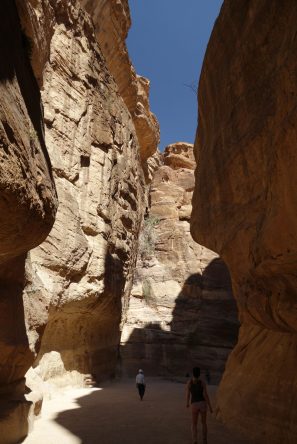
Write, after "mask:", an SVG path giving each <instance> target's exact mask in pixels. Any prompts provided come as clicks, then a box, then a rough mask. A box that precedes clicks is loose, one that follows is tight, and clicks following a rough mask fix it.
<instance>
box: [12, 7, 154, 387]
mask: <svg viewBox="0 0 297 444" xmlns="http://www.w3.org/2000/svg"><path fill="white" fill-rule="evenodd" d="M19 11H20V15H21V19H22V24H23V27H24V29H25V32H26V33H27V34H28V36H29V37H30V39H31V41H32V45H33V48H32V66H33V68H34V70H35V72H36V76H37V77H38V76H40V71H42V79H40V84H42V100H43V105H44V119H45V136H46V143H47V147H48V150H49V154H50V158H51V161H52V165H53V172H54V178H55V183H56V187H57V191H58V196H59V202H60V204H59V210H58V213H57V218H56V222H55V225H54V227H53V229H52V231H51V234H50V236H49V237H48V238H47V240H46V241H45V242H44V243H43V244H42V245H41V246H40V247H38V248H37V249H35V250H34V251H32V252H31V253H30V255H29V257H28V260H27V263H26V279H27V285H26V291H25V295H24V299H25V311H26V318H27V328H28V334H29V340H30V346H31V348H32V351H34V353H37V354H38V356H37V360H36V362H35V367H37V368H36V371H37V373H38V375H39V376H41V377H42V378H43V379H44V380H49V379H50V380H52V381H53V380H54V379H56V380H58V381H59V384H61V378H63V375H64V376H65V383H69V381H70V380H71V375H73V383H76V382H77V381H78V380H79V378H78V374H81V375H83V374H88V373H91V374H93V375H94V378H96V379H97V380H100V379H102V378H106V377H110V376H113V375H114V372H115V369H116V361H117V356H118V344H119V339H120V323H121V317H122V313H123V312H124V311H125V307H126V305H127V298H128V295H129V293H130V290H131V286H132V273H133V268H134V266H135V261H136V249H137V239H138V232H139V227H140V220H141V219H142V217H143V210H144V202H145V179H144V173H143V169H142V164H141V158H140V147H139V143H138V140H137V136H136V131H135V127H134V123H133V120H132V118H131V114H130V113H129V110H128V108H127V106H126V104H125V101H124V100H123V99H122V97H121V95H120V92H119V88H118V85H117V83H116V82H115V80H114V77H113V76H112V75H111V74H110V71H109V70H108V67H107V64H106V60H105V59H104V57H103V55H102V52H101V50H100V47H99V45H98V42H97V40H96V35H95V32H94V28H93V23H92V20H91V18H90V16H89V14H88V13H87V12H86V11H85V10H84V9H83V8H82V6H81V3H80V2H79V1H72V2H68V1H66V0H65V1H64V0H60V1H57V2H56V1H55V2H54V1H51V0H48V1H42V2H41V1H37V2H36V1H33V0H32V1H28V2H25V3H21V2H20V4H19ZM103 20H104V22H105V23H106V21H107V20H111V17H103ZM39 27H40V28H39ZM40 35H42V41H41V39H40ZM46 39H49V40H48V41H47V40H46ZM115 44H117V45H120V42H118V41H117V42H115ZM39 51H41V52H42V54H41V56H40V58H39V62H38V61H35V57H38V54H39ZM43 51H48V58H47V60H46V61H45V63H44V66H41V63H42V60H43V58H44V54H43ZM118 63H119V65H121V60H120V59H119V60H118ZM155 148H156V147H155ZM53 352H54V353H53Z"/></svg>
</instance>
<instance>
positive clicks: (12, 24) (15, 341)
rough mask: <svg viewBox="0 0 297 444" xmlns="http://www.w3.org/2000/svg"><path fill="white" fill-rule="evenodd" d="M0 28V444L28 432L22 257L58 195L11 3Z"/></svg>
mask: <svg viewBox="0 0 297 444" xmlns="http://www.w3.org/2000/svg"><path fill="white" fill-rule="evenodd" d="M0 14H1V17H5V20H3V23H2V24H1V27H0V39H1V45H0V55H1V64H0V93H1V104H0V145H1V150H0V356H1V363H0V443H5V444H9V443H14V442H18V441H19V440H20V439H21V438H23V437H24V436H25V435H26V433H27V423H26V421H25V419H26V417H27V414H28V410H29V407H30V403H28V402H27V401H26V400H25V398H24V390H25V380H24V375H25V373H26V371H27V370H28V368H29V367H30V365H31V364H32V362H33V354H32V352H31V351H30V348H29V343H28V338H27V334H26V327H25V319H24V307H23V300H22V290H23V287H24V281H25V278H24V267H25V257H26V253H27V251H28V250H30V249H31V248H34V247H36V246H37V245H38V244H39V243H41V242H42V241H43V240H44V239H45V237H46V236H47V234H48V233H49V231H50V229H51V227H52V225H53V222H54V217H55V213H56V208H57V197H56V191H55V186H54V183H53V179H52V175H51V166H50V162H49V157H48V153H47V150H46V146H45V141H44V126H43V119H42V109H41V103H40V94H39V88H38V85H37V83H36V80H35V78H34V76H33V73H32V69H31V66H30V61H29V54H28V48H27V45H26V43H27V42H26V40H25V38H24V35H23V34H22V31H21V26H20V23H19V18H18V15H17V10H16V7H15V5H14V2H9V1H2V2H1V4H0Z"/></svg>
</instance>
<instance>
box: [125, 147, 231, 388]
mask: <svg viewBox="0 0 297 444" xmlns="http://www.w3.org/2000/svg"><path fill="white" fill-rule="evenodd" d="M162 159H163V165H161V166H160V167H159V168H157V170H156V172H155V175H154V178H153V181H152V184H151V190H150V194H149V201H150V207H149V209H148V213H147V215H146V218H145V220H144V223H143V227H142V231H141V234H140V249H139V258H138V261H137V265H136V273H135V278H134V285H133V288H132V293H131V298H130V305H129V310H128V312H127V319H126V322H125V324H124V328H123V333H122V338H121V345H122V346H121V369H122V372H123V374H128V375H130V376H131V375H134V374H135V372H136V371H137V369H138V368H139V367H141V368H144V369H145V373H146V374H150V375H167V376H170V375H171V376H180V377H184V376H185V374H186V373H189V372H190V371H191V369H192V367H193V366H194V365H199V366H200V367H201V368H202V369H203V370H204V371H205V370H207V369H208V370H209V371H210V374H211V382H212V383H217V382H218V380H219V379H220V377H221V375H222V372H223V370H224V366H225V361H226V359H227V356H228V354H229V353H230V351H231V349H232V347H233V346H234V344H235V342H236V339H237V332H238V321H237V311H236V304H235V301H234V299H233V297H232V290H231V282H230V278H229V273H228V270H227V268H226V266H225V264H224V263H223V261H222V260H221V259H220V258H219V257H218V256H217V254H215V253H213V252H212V251H210V250H208V249H207V248H204V247H202V246H200V245H197V244H196V243H195V242H194V241H193V239H192V238H191V235H190V224H189V220H190V215H191V210H192V205H191V198H192V193H193V189H194V168H195V161H194V155H193V145H190V144H187V143H181V142H180V143H176V144H173V145H170V146H168V147H167V148H166V149H165V152H164V155H163V156H162Z"/></svg>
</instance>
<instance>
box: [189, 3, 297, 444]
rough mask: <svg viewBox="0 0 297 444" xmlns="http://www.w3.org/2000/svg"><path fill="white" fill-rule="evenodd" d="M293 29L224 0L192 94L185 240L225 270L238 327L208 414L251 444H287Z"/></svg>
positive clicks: (291, 415)
mask: <svg viewBox="0 0 297 444" xmlns="http://www.w3.org/2000/svg"><path fill="white" fill-rule="evenodd" d="M296 20H297V10H296V8H295V7H294V5H293V3H291V2H285V3H282V4H280V3H279V2H276V1H273V2H268V1H265V0H264V1H261V2H257V1H250V2H245V1H239V2H236V3H235V2H232V1H230V0H226V1H225V2H224V4H223V7H222V10H221V13H220V16H219V18H218V20H217V22H216V25H215V27H214V30H213V33H212V36H211V39H210V42H209V45H208V49H207V52H206V56H205V60H204V65H203V70H202V75H201V79H200V85H199V129H198V133H197V134H198V136H197V139H196V143H195V155H196V159H197V161H198V168H197V171H196V187H195V192H194V198H193V204H194V205H193V216H192V225H191V231H192V234H193V237H194V239H195V240H196V241H197V242H199V243H200V244H202V245H205V246H206V247H208V248H211V249H213V250H214V251H217V252H218V253H219V254H220V255H221V257H222V258H223V259H224V261H225V262H226V264H227V265H228V268H229V270H230V272H231V276H232V282H233V289H234V293H235V297H236V299H237V303H238V307H239V311H240V320H241V324H242V326H241V330H240V335H239V341H238V344H237V346H236V347H235V349H234V351H233V352H232V354H231V356H230V359H229V361H228V365H227V368H226V372H225V375H224V378H223V381H222V384H221V387H220V393H219V401H218V409H219V411H218V413H219V416H220V417H221V418H222V419H223V420H224V421H226V422H228V423H229V424H230V425H232V426H236V427H239V428H240V429H241V430H243V431H245V432H247V433H248V434H249V436H250V437H251V439H252V441H253V442H254V443H261V444H265V443H271V444H274V443H275V444H276V443H280V442H281V443H284V444H293V443H296V442H297V402H296V392H297V376H296V365H297V357H296V346H297V316H296V313H297V304H296V301H297V297H296V296H297V295H296V288H297V273H296V270H297V235H296V217H297V216H296V215H297V200H296V180H295V179H294V178H295V175H296V169H297V155H296V146H295V141H296V127H297V124H296V122H297V112H296V95H297V84H296V81H295V77H294V75H293V74H292V73H294V72H296V69H297V66H296V64H297V62H296V50H297V40H296Z"/></svg>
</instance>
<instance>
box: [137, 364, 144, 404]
mask: <svg viewBox="0 0 297 444" xmlns="http://www.w3.org/2000/svg"><path fill="white" fill-rule="evenodd" d="M136 388H137V389H138V393H139V397H140V400H141V401H142V399H143V396H144V392H145V382H144V374H143V370H141V368H140V369H139V370H138V374H137V376H136Z"/></svg>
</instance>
